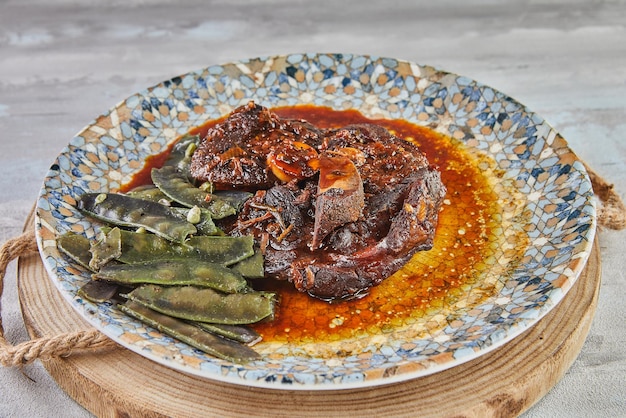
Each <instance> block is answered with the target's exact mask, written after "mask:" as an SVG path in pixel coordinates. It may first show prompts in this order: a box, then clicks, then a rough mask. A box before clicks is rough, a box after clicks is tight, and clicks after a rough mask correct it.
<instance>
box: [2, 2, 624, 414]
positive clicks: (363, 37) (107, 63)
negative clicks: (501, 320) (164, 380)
mask: <svg viewBox="0 0 626 418" xmlns="http://www.w3.org/2000/svg"><path fill="white" fill-rule="evenodd" d="M430 3H432V4H430ZM290 52H353V53H362V54H373V55H383V56H391V57H396V58H402V59H407V60H410V61H415V62H419V63H421V64H429V65H433V66H435V67H438V68H441V69H444V70H447V71H451V72H455V73H459V74H463V75H465V76H468V77H470V78H473V79H476V80H479V81H481V82H483V83H485V84H488V85H490V86H492V87H495V88H497V89H498V90H500V91H503V92H505V93H507V94H509V95H511V96H513V97H515V98H516V99H518V100H519V101H520V102H522V103H524V104H525V105H527V106H528V107H529V108H530V109H532V110H534V111H536V112H537V113H539V114H540V115H541V116H543V117H544V118H545V119H546V120H548V121H549V122H550V123H551V124H552V125H553V126H554V127H555V128H556V129H557V130H559V131H560V132H561V133H562V134H563V136H564V137H565V138H566V139H567V140H568V141H569V142H570V144H571V147H572V148H573V149H574V151H575V152H576V153H577V154H578V155H579V156H580V157H581V158H582V159H584V160H586V161H587V162H588V163H589V164H590V165H591V166H592V167H593V168H594V169H595V170H596V171H597V172H599V173H600V174H601V175H603V176H605V177H606V178H608V180H609V181H611V182H612V183H614V184H615V187H616V188H617V190H618V192H619V193H620V195H621V196H622V197H624V193H625V192H626V164H625V163H626V139H625V136H624V135H625V133H626V2H624V1H619V0H614V1H601V0H599V1H585V0H574V1H564V0H529V1H495V0H478V1H474V2H462V1H452V0H445V1H438V2H401V1H394V0H388V1H385V2H382V1H378V2H374V1H372V2H366V1H358V0H349V1H313V0H311V1H294V0H272V1H225V0H224V1H200V0H197V1H177V2H174V1H166V0H152V1H150V0H125V1H121V0H112V1H108V2H100V1H95V0H89V1H78V0H56V1H54V2H48V1H43V0H0V196H1V199H0V240H2V241H3V242H4V241H5V240H7V239H9V238H11V237H13V236H16V235H18V234H19V233H20V232H21V230H22V227H23V224H24V220H25V219H26V217H27V215H28V213H29V211H30V209H31V207H32V205H33V203H34V201H35V198H36V196H37V193H38V189H39V187H40V185H41V181H42V179H43V177H44V176H45V174H46V171H47V168H48V167H49V165H50V164H51V163H52V161H53V160H54V158H55V157H56V155H57V154H58V152H59V151H60V150H61V148H63V147H64V146H65V145H66V144H67V142H68V141H69V139H70V138H71V137H72V136H73V135H74V134H75V133H77V132H78V131H79V130H80V129H81V128H82V127H83V126H85V125H86V124H88V123H89V122H90V121H91V120H92V119H94V118H95V117H96V116H98V115H99V114H101V113H103V112H105V111H106V110H107V109H108V108H110V107H111V106H113V105H114V104H116V103H117V102H118V101H120V100H122V99H124V98H126V97H127V96H129V95H131V94H133V93H135V92H137V91H139V90H142V89H144V88H146V87H149V86H151V85H153V84H155V83H157V82H160V81H162V80H165V79H168V78H171V77H173V76H175V75H178V74H181V73H186V72H188V71H191V70H194V69H197V68H201V67H205V66H207V65H211V64H219V63H222V62H227V61H231V60H236V59H241V58H248V57H254V56H259V55H274V54H281V53H290ZM625 241H626V240H625V233H624V232H615V231H606V230H603V231H600V243H601V255H602V260H603V277H602V288H601V294H600V300H599V306H598V310H597V313H596V317H595V319H594V322H593V325H592V328H591V332H590V334H589V337H588V339H587V341H586V343H585V345H584V347H583V350H582V352H581V354H580V356H579V357H578V359H577V360H576V362H575V363H574V365H573V366H572V368H571V369H570V370H569V371H568V372H567V374H566V375H565V377H564V378H563V380H562V381H561V382H560V383H559V384H557V386H556V387H555V388H554V389H553V390H552V391H551V392H550V393H549V394H548V395H547V396H546V397H545V398H544V399H542V400H541V401H540V402H539V403H538V404H536V405H535V406H534V407H533V408H531V409H530V410H529V411H527V412H526V413H525V414H524V416H525V417H528V418H530V417H532V418H535V417H568V418H570V417H592V416H593V417H617V416H626V412H625V411H626V308H625V307H624V302H623V301H624V297H625V295H626V276H625V274H624V271H626V258H624V256H623V251H624V244H625ZM15 275H16V272H15V265H14V263H13V264H12V265H11V266H10V268H9V271H8V273H7V276H6V285H5V291H4V296H3V298H2V317H3V324H4V327H5V330H6V334H7V337H8V339H9V340H10V341H12V342H14V343H15V342H19V341H23V340H25V339H26V338H27V334H26V332H25V330H24V328H23V326H22V325H21V316H20V313H19V305H18V302H17V296H16V291H15V280H14V277H15ZM0 387H1V388H2V389H1V390H0V416H1V417H18V416H29V417H48V416H63V417H85V416H89V413H87V412H86V411H85V410H84V409H83V408H82V407H81V406H79V405H78V404H76V403H75V402H74V401H73V400H71V399H70V398H69V397H68V396H67V395H65V394H64V393H63V391H62V390H60V389H59V388H58V387H57V386H56V384H55V382H54V381H53V380H52V379H51V378H50V377H49V376H48V374H47V373H46V371H45V369H43V367H42V366H41V365H40V364H39V363H36V364H33V365H29V366H26V367H24V368H23V370H17V369H0Z"/></svg>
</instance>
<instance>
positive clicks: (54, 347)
mask: <svg viewBox="0 0 626 418" xmlns="http://www.w3.org/2000/svg"><path fill="white" fill-rule="evenodd" d="M585 168H586V169H587V172H588V174H589V177H590V179H591V183H592V185H593V191H594V193H595V195H596V196H597V197H598V199H599V201H600V205H599V207H598V223H599V224H600V226H603V227H605V228H609V229H614V230H621V229H624V228H625V227H626V207H625V206H624V203H623V202H622V199H621V198H620V197H619V195H618V194H617V193H616V191H615V189H614V188H613V185H612V184H609V183H608V182H607V181H606V180H605V179H604V178H602V177H600V176H599V175H598V174H597V173H596V172H594V171H593V170H592V169H591V168H590V167H588V166H587V165H585ZM36 251H37V242H36V240H35V234H34V233H33V232H32V231H28V232H24V233H23V234H22V235H20V236H19V237H16V238H12V239H10V240H8V241H7V242H6V243H5V244H4V245H3V246H2V247H1V248H0V297H2V290H3V284H4V276H5V274H6V269H7V267H8V265H9V263H10V262H11V261H13V260H14V259H16V258H17V257H19V256H25V255H28V254H30V253H34V252H36ZM113 347H117V344H115V342H113V341H112V340H110V339H109V338H108V337H106V336H104V335H103V334H101V333H100V332H99V331H98V330H96V329H89V330H82V331H75V332H69V333H65V334H61V335H57V336H53V337H42V338H37V339H34V340H30V341H25V342H23V343H20V344H17V345H15V346H14V345H11V344H10V343H9V342H8V341H7V340H6V339H5V338H4V329H3V328H2V312H1V311H0V364H1V365H2V366H5V367H14V366H22V365H24V364H28V363H31V362H33V361H35V360H37V359H39V360H49V359H51V358H54V357H64V356H69V355H71V354H72V352H74V351H76V350H86V349H88V350H94V349H101V348H113Z"/></svg>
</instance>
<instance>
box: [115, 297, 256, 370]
mask: <svg viewBox="0 0 626 418" xmlns="http://www.w3.org/2000/svg"><path fill="white" fill-rule="evenodd" d="M119 308H120V310H121V311H122V312H125V313H126V314H128V315H130V316H132V317H134V318H136V319H138V320H139V321H141V322H143V323H145V324H147V325H149V326H151V327H153V328H155V329H157V330H158V331H160V332H162V333H164V334H167V335H169V336H171V337H174V338H176V339H178V340H180V341H182V342H184V343H187V344H189V345H190V346H192V347H195V348H197V349H198V350H201V351H204V352H205V353H207V354H209V355H212V356H214V357H218V358H221V359H224V360H228V361H232V362H234V363H247V362H249V361H251V360H255V359H258V358H260V356H259V354H258V353H257V352H256V351H254V350H253V349H251V348H250V347H247V346H245V345H243V344H240V343H238V342H236V341H233V340H229V339H226V338H222V337H218V336H217V335H213V334H211V333H209V332H205V331H203V330H202V329H200V328H198V327H196V326H194V325H192V324H190V323H188V322H185V321H181V320H179V319H176V318H172V317H170V316H167V315H163V314H161V313H159V312H156V311H154V310H152V309H149V308H147V307H146V306H143V305H141V304H139V303H136V302H132V301H127V302H126V303H125V304H124V305H120V306H119Z"/></svg>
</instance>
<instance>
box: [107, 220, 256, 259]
mask: <svg viewBox="0 0 626 418" xmlns="http://www.w3.org/2000/svg"><path fill="white" fill-rule="evenodd" d="M107 229H108V228H102V231H107ZM120 236H121V241H122V251H121V255H120V256H119V257H118V258H117V259H118V260H119V261H121V262H122V263H127V264H137V263H145V262H149V261H152V260H185V259H195V260H203V261H210V262H213V263H219V264H222V265H224V266H229V265H232V264H235V263H237V262H239V261H241V260H244V259H246V258H248V257H251V256H252V255H253V254H254V238H253V237H252V236H243V237H230V236H195V237H191V238H189V239H188V240H187V241H186V242H185V243H184V244H178V243H173V242H170V241H168V240H166V239H164V238H161V237H159V236H157V235H154V234H146V233H139V232H132V231H125V230H120Z"/></svg>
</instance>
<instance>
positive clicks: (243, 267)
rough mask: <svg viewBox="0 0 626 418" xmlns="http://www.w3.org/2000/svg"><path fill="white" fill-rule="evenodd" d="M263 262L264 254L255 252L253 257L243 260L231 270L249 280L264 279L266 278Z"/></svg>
mask: <svg viewBox="0 0 626 418" xmlns="http://www.w3.org/2000/svg"><path fill="white" fill-rule="evenodd" d="M263 262H264V260H263V254H262V253H261V251H255V252H254V255H253V256H252V257H249V258H246V259H245V260H241V261H240V262H238V263H237V264H233V265H232V266H231V269H232V270H234V271H236V272H237V273H239V274H241V275H242V276H243V277H247V278H248V279H262V278H264V277H265V267H264V265H263Z"/></svg>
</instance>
